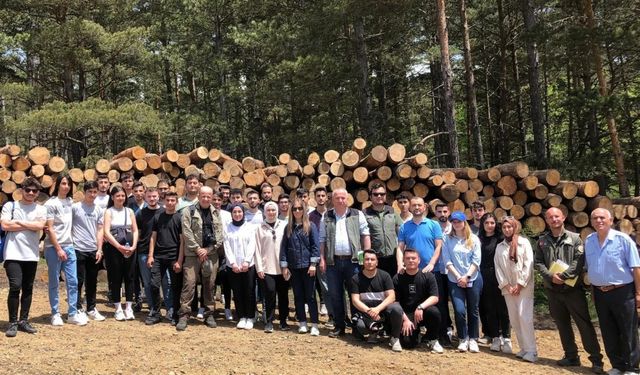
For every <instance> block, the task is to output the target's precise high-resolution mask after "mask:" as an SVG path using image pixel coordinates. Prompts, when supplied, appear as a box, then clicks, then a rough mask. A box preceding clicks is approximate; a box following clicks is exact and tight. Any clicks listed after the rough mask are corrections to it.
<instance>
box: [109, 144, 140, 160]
mask: <svg viewBox="0 0 640 375" xmlns="http://www.w3.org/2000/svg"><path fill="white" fill-rule="evenodd" d="M146 155H147V151H146V150H145V149H144V148H142V147H140V146H133V147H129V148H127V149H125V150H123V151H121V152H120V153H119V154H117V155H115V156H114V157H113V158H112V160H115V159H120V158H129V159H131V160H139V159H144V157H145V156H146Z"/></svg>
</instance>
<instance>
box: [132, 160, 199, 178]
mask: <svg viewBox="0 0 640 375" xmlns="http://www.w3.org/2000/svg"><path fill="white" fill-rule="evenodd" d="M134 164H135V162H134ZM192 174H195V175H197V176H199V177H200V178H202V175H203V174H204V173H203V172H202V170H201V169H200V168H198V167H197V166H195V165H193V164H191V165H187V167H186V168H185V169H184V175H185V176H190V175H192Z"/></svg>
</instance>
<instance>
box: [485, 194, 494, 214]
mask: <svg viewBox="0 0 640 375" xmlns="http://www.w3.org/2000/svg"><path fill="white" fill-rule="evenodd" d="M483 202H484V209H485V211H487V212H493V211H494V210H495V209H496V200H495V199H494V198H487V197H485V198H484V201H483Z"/></svg>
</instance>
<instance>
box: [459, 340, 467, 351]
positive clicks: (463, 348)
mask: <svg viewBox="0 0 640 375" xmlns="http://www.w3.org/2000/svg"><path fill="white" fill-rule="evenodd" d="M458 350H459V351H461V352H466V351H467V350H469V340H468V339H464V340H460V345H458Z"/></svg>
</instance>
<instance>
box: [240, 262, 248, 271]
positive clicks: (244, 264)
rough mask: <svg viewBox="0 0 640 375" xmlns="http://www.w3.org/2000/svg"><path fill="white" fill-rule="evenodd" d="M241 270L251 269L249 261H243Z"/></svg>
mask: <svg viewBox="0 0 640 375" xmlns="http://www.w3.org/2000/svg"><path fill="white" fill-rule="evenodd" d="M240 271H242V272H247V271H249V262H242V268H240Z"/></svg>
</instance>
